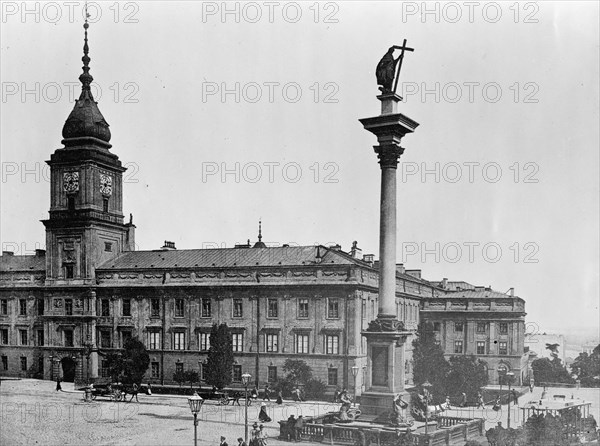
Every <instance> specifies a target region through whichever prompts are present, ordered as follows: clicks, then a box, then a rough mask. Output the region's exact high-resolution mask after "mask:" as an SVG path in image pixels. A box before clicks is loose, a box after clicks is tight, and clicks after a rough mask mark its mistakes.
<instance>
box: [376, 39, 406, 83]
mask: <svg viewBox="0 0 600 446" xmlns="http://www.w3.org/2000/svg"><path fill="white" fill-rule="evenodd" d="M395 50H402V52H401V53H400V55H399V56H398V58H396V59H394V51H395ZM405 51H414V48H408V47H407V46H406V39H404V43H403V44H402V46H399V45H393V46H391V47H389V49H388V51H387V53H385V54H384V55H383V57H382V58H381V60H380V61H379V63H378V64H377V68H376V69H375V75H376V76H377V85H380V87H379V90H381V93H382V94H386V93H396V88H397V86H398V78H399V77H400V70H401V68H402V60H403V59H404V52H405ZM396 67H398V72H397V73H396ZM394 80H395V82H394Z"/></svg>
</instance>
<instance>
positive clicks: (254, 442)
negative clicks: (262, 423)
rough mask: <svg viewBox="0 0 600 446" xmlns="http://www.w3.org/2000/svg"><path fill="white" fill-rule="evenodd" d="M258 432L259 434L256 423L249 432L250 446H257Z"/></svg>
mask: <svg viewBox="0 0 600 446" xmlns="http://www.w3.org/2000/svg"><path fill="white" fill-rule="evenodd" d="M259 432H260V430H259V429H258V423H254V424H253V425H252V432H251V437H250V446H259V441H258V437H259Z"/></svg>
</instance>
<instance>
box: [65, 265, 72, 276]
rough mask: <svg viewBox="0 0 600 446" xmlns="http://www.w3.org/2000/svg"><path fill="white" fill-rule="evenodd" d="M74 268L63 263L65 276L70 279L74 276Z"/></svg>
mask: <svg viewBox="0 0 600 446" xmlns="http://www.w3.org/2000/svg"><path fill="white" fill-rule="evenodd" d="M73 270H74V268H73V265H65V278H66V279H72V278H73V277H74V276H73V274H74V271H73Z"/></svg>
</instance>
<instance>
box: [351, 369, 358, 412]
mask: <svg viewBox="0 0 600 446" xmlns="http://www.w3.org/2000/svg"><path fill="white" fill-rule="evenodd" d="M356 375H358V366H357V365H353V366H352V376H354V407H356Z"/></svg>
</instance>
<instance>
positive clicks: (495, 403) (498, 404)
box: [492, 395, 510, 412]
mask: <svg viewBox="0 0 600 446" xmlns="http://www.w3.org/2000/svg"><path fill="white" fill-rule="evenodd" d="M509 398H510V396H509ZM492 409H494V410H495V411H496V412H498V411H499V410H500V395H498V396H497V397H496V401H494V405H493V406H492Z"/></svg>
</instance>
